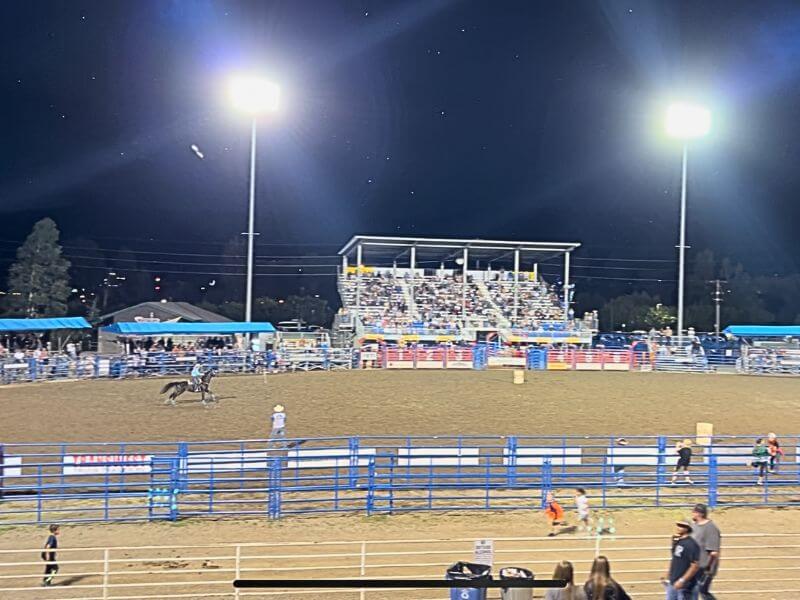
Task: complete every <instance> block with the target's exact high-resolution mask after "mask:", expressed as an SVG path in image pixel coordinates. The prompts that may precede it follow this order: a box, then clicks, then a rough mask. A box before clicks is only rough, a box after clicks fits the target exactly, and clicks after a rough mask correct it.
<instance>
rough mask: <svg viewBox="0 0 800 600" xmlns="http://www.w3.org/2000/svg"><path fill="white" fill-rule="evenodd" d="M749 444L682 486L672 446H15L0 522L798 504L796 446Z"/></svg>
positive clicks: (663, 441)
mask: <svg viewBox="0 0 800 600" xmlns="http://www.w3.org/2000/svg"><path fill="white" fill-rule="evenodd" d="M755 437H756V436H751V437H722V436H718V437H715V438H714V439H713V440H711V441H710V442H711V443H710V444H709V445H705V446H698V447H696V449H695V454H694V456H693V459H692V465H691V468H690V474H689V477H686V476H685V475H684V474H681V473H679V474H678V476H677V477H676V476H675V470H676V466H677V464H676V463H677V460H678V455H677V453H676V451H675V447H674V446H673V442H674V441H675V439H681V438H673V437H670V438H668V437H666V436H656V437H630V438H627V440H626V444H622V443H621V442H620V441H619V440H617V439H616V438H602V437H595V438H592V437H581V436H563V437H557V436H552V437H546V436H542V437H534V436H508V437H492V436H463V437H460V436H441V437H437V436H433V437H406V438H403V437H370V436H365V437H358V438H356V437H353V438H324V439H314V440H288V441H286V442H281V444H280V445H278V444H276V443H273V442H270V441H269V440H248V441H241V440H240V441H229V442H225V441H218V442H192V443H187V442H179V443H173V444H167V443H165V444H147V443H120V444H61V445H51V446H48V445H42V444H13V445H6V446H3V447H2V448H0V457H2V461H0V464H2V477H1V478H0V525H3V524H17V523H46V522H53V521H59V522H106V521H142V520H176V519H179V518H183V517H190V516H191V517H195V516H210V517H222V516H242V515H258V516H265V517H269V518H280V517H282V516H286V515H293V514H318V513H343V512H361V513H364V514H368V515H369V514H391V513H398V512H414V511H449V510H506V509H538V508H540V507H541V506H543V504H544V499H545V496H546V494H547V493H548V492H555V493H556V494H557V495H559V496H563V497H566V498H569V497H571V495H572V493H573V492H572V490H574V489H575V488H577V487H582V488H585V489H586V490H587V491H588V493H589V495H590V496H591V497H592V501H593V503H594V504H595V505H596V506H598V507H599V508H603V509H617V508H628V507H677V506H685V505H687V504H689V503H693V502H705V503H707V504H709V505H710V506H751V505H771V506H790V505H794V504H795V502H796V499H797V497H798V495H799V494H800V463H798V454H797V451H796V448H797V447H798V445H799V444H800V439H798V438H797V437H796V436H791V437H788V436H783V437H782V442H783V448H784V451H785V454H784V455H782V456H779V457H778V458H776V462H775V464H774V465H770V464H769V463H765V464H763V465H760V464H758V462H757V459H754V457H753V455H752V446H751V444H752V441H753V439H754V438H755ZM754 462H756V464H755V465H754V464H753V463H754ZM772 467H774V468H772Z"/></svg>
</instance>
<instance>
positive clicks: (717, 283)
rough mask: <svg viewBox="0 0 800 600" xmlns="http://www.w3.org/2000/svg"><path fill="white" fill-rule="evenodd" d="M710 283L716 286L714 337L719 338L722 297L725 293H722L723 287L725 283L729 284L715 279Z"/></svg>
mask: <svg viewBox="0 0 800 600" xmlns="http://www.w3.org/2000/svg"><path fill="white" fill-rule="evenodd" d="M709 283H713V284H714V286H715V287H714V294H713V296H714V313H715V316H714V335H715V336H717V337H719V321H720V305H721V304H722V296H723V295H724V292H723V291H722V288H721V285H722V284H723V283H728V282H727V281H725V280H724V279H714V280H712V281H710V282H709Z"/></svg>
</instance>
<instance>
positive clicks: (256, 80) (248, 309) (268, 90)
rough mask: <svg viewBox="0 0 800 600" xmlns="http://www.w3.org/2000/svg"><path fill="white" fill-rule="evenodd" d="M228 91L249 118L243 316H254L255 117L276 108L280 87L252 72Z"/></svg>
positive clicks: (231, 83) (232, 84)
mask: <svg viewBox="0 0 800 600" xmlns="http://www.w3.org/2000/svg"><path fill="white" fill-rule="evenodd" d="M230 95H231V100H232V103H233V106H234V108H236V109H238V110H240V111H242V112H244V113H245V114H247V115H249V116H250V117H251V119H252V124H251V130H250V198H249V205H248V217H247V291H246V293H245V294H246V295H245V305H244V306H245V308H244V320H245V321H247V322H248V323H249V322H250V321H252V320H253V246H254V242H253V238H254V236H255V232H254V231H253V230H254V227H255V213H256V131H257V129H258V119H259V117H262V116H264V115H265V114H267V113H270V112H275V111H277V110H278V106H279V99H280V88H279V87H278V86H277V85H276V84H275V83H272V82H271V81H267V80H265V79H261V78H260V77H256V76H251V75H239V76H236V77H233V78H231V81H230Z"/></svg>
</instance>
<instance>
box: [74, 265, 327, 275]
mask: <svg viewBox="0 0 800 600" xmlns="http://www.w3.org/2000/svg"><path fill="white" fill-rule="evenodd" d="M72 266H73V267H74V268H76V269H100V270H103V271H108V267H103V266H94V265H72ZM120 271H124V272H126V273H154V274H156V275H163V274H173V275H230V276H235V277H245V276H247V273H231V272H211V271H171V270H162V269H124V268H123V269H120ZM337 275H338V273H254V276H256V277H336V276H337Z"/></svg>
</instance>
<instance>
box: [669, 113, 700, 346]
mask: <svg viewBox="0 0 800 600" xmlns="http://www.w3.org/2000/svg"><path fill="white" fill-rule="evenodd" d="M665 129H666V132H667V135H669V136H670V137H672V138H675V139H678V140H681V141H682V142H683V156H682V160H681V220H680V233H679V235H678V339H680V338H681V337H682V336H683V291H684V267H685V259H686V178H687V166H688V162H689V142H690V141H691V140H693V139H696V138H700V137H703V136H704V135H706V134H707V133H708V132H709V130H710V129H711V113H710V112H709V110H708V109H707V108H704V107H702V106H697V105H694V104H687V103H683V102H681V103H676V104H671V105H670V106H669V107H668V108H667V115H666V121H665Z"/></svg>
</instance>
